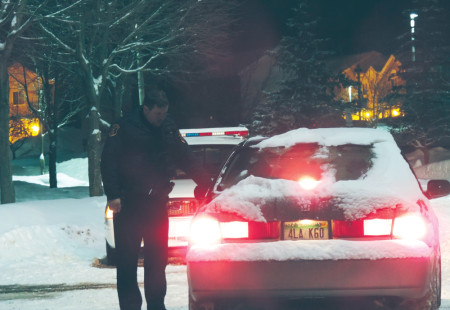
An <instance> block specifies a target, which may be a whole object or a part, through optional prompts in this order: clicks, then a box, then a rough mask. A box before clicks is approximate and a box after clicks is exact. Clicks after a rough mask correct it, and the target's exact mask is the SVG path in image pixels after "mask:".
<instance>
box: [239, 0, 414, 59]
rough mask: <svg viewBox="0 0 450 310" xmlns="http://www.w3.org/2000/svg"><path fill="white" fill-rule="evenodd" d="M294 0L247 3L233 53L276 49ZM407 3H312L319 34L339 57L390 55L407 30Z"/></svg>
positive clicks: (323, 0) (252, 0) (335, 0)
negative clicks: (374, 51)
mask: <svg viewBox="0 0 450 310" xmlns="http://www.w3.org/2000/svg"><path fill="white" fill-rule="evenodd" d="M295 2H296V1H295V0H249V1H248V2H247V3H246V5H245V7H244V16H245V21H244V23H243V32H242V34H241V37H240V39H239V40H238V41H236V47H235V48H236V51H245V50H252V49H259V48H265V47H270V46H274V45H276V43H277V42H278V40H279V38H280V37H281V36H282V34H283V30H284V24H285V22H286V18H287V15H288V13H289V8H290V7H291V6H292V5H294V4H295ZM410 2H411V1H410V0H315V1H313V5H314V10H315V12H316V13H317V15H318V16H319V17H320V19H321V21H322V22H321V25H322V28H321V29H322V31H323V33H324V34H325V35H326V36H327V37H328V38H330V39H331V42H332V44H331V46H332V47H333V49H335V51H336V52H337V53H338V54H340V55H347V54H356V53H360V52H366V51H371V50H376V51H379V52H381V53H385V54H390V53H393V52H394V51H395V49H396V42H395V38H396V37H397V36H399V35H401V34H402V33H404V32H407V31H408V30H409V19H408V14H405V10H407V9H409V8H410Z"/></svg>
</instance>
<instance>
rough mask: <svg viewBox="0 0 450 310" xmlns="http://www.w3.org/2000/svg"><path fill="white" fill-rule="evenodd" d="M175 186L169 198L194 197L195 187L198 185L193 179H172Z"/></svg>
mask: <svg viewBox="0 0 450 310" xmlns="http://www.w3.org/2000/svg"><path fill="white" fill-rule="evenodd" d="M172 182H173V183H175V186H174V187H173V189H172V192H170V195H169V198H194V189H195V187H196V186H197V185H196V184H195V182H194V181H193V180H191V179H181V180H172Z"/></svg>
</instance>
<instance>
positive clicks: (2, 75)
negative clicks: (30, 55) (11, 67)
mask: <svg viewBox="0 0 450 310" xmlns="http://www.w3.org/2000/svg"><path fill="white" fill-rule="evenodd" d="M10 156H11V155H10V147H9V77H8V64H7V62H6V61H2V62H1V63H0V189H1V203H11V202H15V201H16V194H15V192H14V183H13V181H12V169H11V158H10Z"/></svg>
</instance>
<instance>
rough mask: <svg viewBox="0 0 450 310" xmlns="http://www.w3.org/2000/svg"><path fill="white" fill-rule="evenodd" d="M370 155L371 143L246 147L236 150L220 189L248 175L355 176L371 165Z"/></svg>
mask: <svg viewBox="0 0 450 310" xmlns="http://www.w3.org/2000/svg"><path fill="white" fill-rule="evenodd" d="M373 156H374V155H373V151H372V146H371V145H354V144H346V145H340V146H327V147H325V146H320V145H318V144H314V143H303V144H296V145H294V146H292V147H289V148H285V147H273V148H272V147H268V148H263V149H259V148H252V147H248V148H244V149H242V150H241V151H240V152H237V153H236V154H235V156H234V158H233V159H232V160H231V162H230V164H229V165H228V167H227V170H226V172H225V174H224V176H223V178H222V182H221V184H220V188H219V189H220V190H223V189H225V188H228V187H231V186H232V185H234V184H236V183H238V182H239V181H240V180H242V179H244V178H246V177H247V176H249V175H253V176H256V177H262V178H271V179H286V180H293V181H298V180H299V179H300V178H301V177H304V176H309V177H312V178H314V179H317V180H319V179H320V178H321V177H322V176H323V174H324V173H325V172H326V173H327V174H331V175H333V177H334V178H335V180H336V181H340V180H357V179H359V178H363V177H364V176H365V174H366V173H367V171H368V170H369V169H370V167H371V166H372V159H373Z"/></svg>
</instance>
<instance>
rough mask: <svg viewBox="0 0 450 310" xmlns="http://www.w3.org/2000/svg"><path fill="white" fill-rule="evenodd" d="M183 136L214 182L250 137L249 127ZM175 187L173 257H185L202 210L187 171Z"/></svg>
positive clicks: (109, 232)
mask: <svg viewBox="0 0 450 310" xmlns="http://www.w3.org/2000/svg"><path fill="white" fill-rule="evenodd" d="M180 134H181V135H182V136H183V138H184V139H185V140H186V141H187V143H188V144H189V146H190V147H191V149H192V151H193V153H194V155H195V156H197V158H199V160H200V161H201V162H202V164H203V167H204V168H205V170H206V171H207V172H208V173H209V174H210V176H211V178H214V177H216V176H217V175H218V174H219V172H220V168H221V167H222V164H223V163H224V162H225V160H226V159H227V157H228V156H229V155H230V153H231V151H232V150H233V149H234V147H235V146H236V145H237V144H239V143H240V142H241V141H243V140H244V139H245V138H246V136H248V129H247V128H245V127H220V128H201V129H181V130H180ZM172 182H174V183H175V186H174V188H173V190H172V192H171V193H170V195H169V202H168V204H167V208H168V211H169V254H170V255H171V256H183V255H184V254H185V252H186V247H187V243H188V242H187V232H188V229H189V224H190V220H191V218H192V216H193V214H194V213H195V212H196V210H197V208H198V201H197V200H196V199H195V198H194V189H195V186H196V184H195V182H194V181H193V180H192V179H190V178H189V177H188V176H187V175H186V174H185V173H184V172H183V171H181V170H178V171H177V174H176V176H175V179H174V180H172ZM105 234H106V258H107V263H108V264H112V265H114V264H115V243H114V226H113V212H112V211H111V210H109V208H108V207H107V208H106V211H105Z"/></svg>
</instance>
